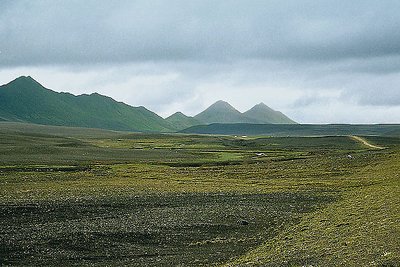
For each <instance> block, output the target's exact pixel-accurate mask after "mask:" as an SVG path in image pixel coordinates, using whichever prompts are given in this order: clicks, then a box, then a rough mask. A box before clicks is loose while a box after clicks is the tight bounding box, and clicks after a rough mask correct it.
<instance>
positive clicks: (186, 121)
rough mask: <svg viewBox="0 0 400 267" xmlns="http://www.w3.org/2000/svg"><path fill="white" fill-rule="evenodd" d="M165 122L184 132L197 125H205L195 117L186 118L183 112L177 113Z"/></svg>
mask: <svg viewBox="0 0 400 267" xmlns="http://www.w3.org/2000/svg"><path fill="white" fill-rule="evenodd" d="M165 120H166V121H167V122H168V123H169V124H170V125H172V126H173V127H174V129H177V130H183V129H186V128H189V127H192V126H195V125H201V124H203V123H202V122H201V121H199V120H197V119H195V118H193V117H189V116H186V115H185V114H183V113H182V112H175V113H174V114H172V115H171V116H169V117H168V118H166V119H165Z"/></svg>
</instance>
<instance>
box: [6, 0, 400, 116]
mask: <svg viewBox="0 0 400 267" xmlns="http://www.w3.org/2000/svg"><path fill="white" fill-rule="evenodd" d="M399 11H400V1H398V0H374V1H373V0H352V1H347V0H332V1H330V0H260V1H256V0H243V1H240V0H201V1H200V0H199V1H197V0H180V1H178V0H162V1H161V0H160V1H157V0H142V1H139V0H136V1H135V0H126V1H125V0H120V1H118V0H115V1H101V0H85V1H81V0H70V1H59V0H47V1H43V0H35V1H29V0H0V84H5V83H7V82H9V81H11V80H13V79H15V78H16V77H19V76H22V75H25V76H28V75H29V76H32V77H33V78H34V79H36V80H37V81H38V82H40V83H41V84H42V85H44V86H45V87H47V88H50V89H52V90H55V91H59V92H61V91H63V92H71V93H73V94H83V93H93V92H98V93H100V94H104V95H107V96H111V97H112V98H114V99H116V100H118V101H123V102H125V103H127V104H130V105H133V106H145V107H147V108H148V109H150V110H152V111H154V112H156V113H158V114H159V115H161V116H163V117H166V116H168V115H171V114H172V113H174V112H176V111H182V112H184V113H185V114H187V115H195V114H197V113H198V112H200V111H202V110H204V109H205V108H206V107H208V106H209V105H211V104H212V103H214V102H215V101H217V100H220V99H222V100H225V101H228V102H229V103H231V104H232V105H233V106H234V107H236V108H237V109H238V110H240V111H246V110H247V109H249V108H251V107H252V106H254V105H255V104H258V103H260V102H264V103H265V104H266V105H268V106H270V107H271V108H273V109H276V110H280V111H282V112H284V113H285V114H286V115H288V116H289V117H290V118H292V119H294V120H296V121H297V122H300V123H400V87H399V86H400V30H399V29H400V16H399V15H398V14H399Z"/></svg>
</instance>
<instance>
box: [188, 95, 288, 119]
mask: <svg viewBox="0 0 400 267" xmlns="http://www.w3.org/2000/svg"><path fill="white" fill-rule="evenodd" d="M194 118H195V119H197V120H199V121H201V122H203V123H204V124H211V123H259V124H294V123H295V122H294V121H293V120H291V119H289V118H288V117H287V116H285V115H284V114H283V113H281V112H279V111H275V110H273V109H271V108H270V107H268V106H267V105H265V104H264V103H260V104H258V105H255V106H254V107H252V108H251V109H250V110H248V111H246V112H244V113H241V112H239V111H238V110H236V109H235V108H234V107H232V106H231V105H230V104H229V103H227V102H225V101H222V100H220V101H217V102H215V103H214V104H212V105H211V106H210V107H209V108H207V109H206V110H204V111H203V112H201V113H199V114H197V115H196V116H194Z"/></svg>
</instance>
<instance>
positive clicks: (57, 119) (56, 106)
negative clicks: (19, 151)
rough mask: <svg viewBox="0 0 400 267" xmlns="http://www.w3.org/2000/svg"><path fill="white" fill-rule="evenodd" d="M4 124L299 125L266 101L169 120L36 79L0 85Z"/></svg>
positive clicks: (220, 105) (156, 128)
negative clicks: (53, 87)
mask: <svg viewBox="0 0 400 267" xmlns="http://www.w3.org/2000/svg"><path fill="white" fill-rule="evenodd" d="M0 121H14V122H28V123H36V124H45V125H58V126H76V127H88V128H102V129H109V130H122V131H144V132H176V131H180V130H183V129H185V128H189V127H192V126H196V125H205V124H211V123H267V124H269V123H278V124H279V123H283V124H286V123H294V122H293V121H292V120H290V119H289V118H288V117H286V116H285V115H284V114H283V113H281V112H279V111H275V110H273V109H271V108H269V107H268V106H267V105H265V104H264V103H259V104H257V105H255V106H254V107H253V108H251V109H249V110H248V111H246V112H243V113H241V112H240V111H238V110H237V109H236V108H234V107H233V106H232V105H231V104H229V103H228V102H226V101H222V100H219V101H216V102H215V103H213V104H212V105H210V106H209V107H208V108H207V109H205V110H204V111H202V112H200V113H198V114H197V115H195V116H193V117H191V116H187V115H185V114H183V113H182V112H179V111H178V112H175V113H174V114H172V115H171V116H169V117H167V118H165V119H164V118H162V117H161V116H159V115H157V114H156V113H154V112H152V111H150V110H148V109H147V108H146V107H144V106H138V107H133V106H130V105H128V104H125V103H123V102H118V101H116V100H114V99H113V98H111V97H109V96H105V95H102V94H99V93H97V92H95V93H91V94H81V95H74V94H71V93H69V92H55V91H53V90H51V89H48V88H46V87H44V86H43V85H42V84H40V83H39V82H38V81H36V80H35V79H33V78H32V77H31V76H20V77H18V78H16V79H14V80H12V81H10V82H9V83H7V84H4V85H1V86H0Z"/></svg>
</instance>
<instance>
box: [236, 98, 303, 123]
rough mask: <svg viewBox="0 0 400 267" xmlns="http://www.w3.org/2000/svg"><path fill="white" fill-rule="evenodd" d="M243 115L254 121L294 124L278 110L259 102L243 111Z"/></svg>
mask: <svg viewBox="0 0 400 267" xmlns="http://www.w3.org/2000/svg"><path fill="white" fill-rule="evenodd" d="M243 115H244V116H245V117H247V118H250V119H252V120H254V121H255V122H256V123H272V124H295V123H296V122H294V121H293V120H291V119H289V118H288V117H287V116H286V115H284V114H283V113H282V112H280V111H275V110H273V109H272V108H270V107H268V106H267V105H265V104H264V103H260V104H257V105H255V106H254V107H252V108H251V109H249V110H248V111H246V112H244V113H243Z"/></svg>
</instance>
